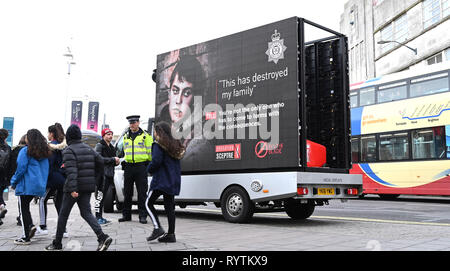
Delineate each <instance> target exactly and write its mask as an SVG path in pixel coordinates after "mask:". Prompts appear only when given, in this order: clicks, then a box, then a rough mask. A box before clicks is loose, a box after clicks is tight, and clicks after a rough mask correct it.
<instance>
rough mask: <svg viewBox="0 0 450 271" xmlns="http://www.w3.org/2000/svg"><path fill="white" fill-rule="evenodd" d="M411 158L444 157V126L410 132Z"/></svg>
mask: <svg viewBox="0 0 450 271" xmlns="http://www.w3.org/2000/svg"><path fill="white" fill-rule="evenodd" d="M411 136H412V144H413V145H412V147H413V148H412V149H413V159H432V158H445V142H444V127H435V128H429V129H423V130H416V131H413V132H412V135H411Z"/></svg>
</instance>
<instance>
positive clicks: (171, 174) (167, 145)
mask: <svg viewBox="0 0 450 271" xmlns="http://www.w3.org/2000/svg"><path fill="white" fill-rule="evenodd" d="M154 137H155V141H154V143H153V145H152V161H151V162H150V164H149V165H148V168H147V170H148V172H149V173H152V174H153V178H152V182H151V184H150V189H149V193H148V196H147V200H146V204H145V206H146V207H147V212H148V214H149V216H150V218H151V220H152V222H153V226H154V230H153V232H152V234H151V235H150V236H149V237H148V238H147V241H151V240H155V239H156V238H158V237H160V236H162V235H164V236H162V237H161V238H159V239H158V241H159V242H166V243H173V242H176V238H175V200H174V197H175V196H176V195H179V194H180V185H181V166H180V160H181V159H182V158H183V156H184V153H185V148H184V146H183V144H182V143H181V142H180V141H179V140H176V139H174V138H173V136H172V131H171V126H170V125H169V124H168V123H167V122H159V123H157V124H156V125H155V132H154ZM161 195H162V196H163V198H164V210H165V211H166V214H167V219H168V223H169V228H168V232H167V234H164V233H165V232H164V230H163V229H162V227H161V223H160V222H159V219H158V216H157V214H156V210H155V207H154V204H155V201H156V200H157V199H158V198H159V197H160V196H161Z"/></svg>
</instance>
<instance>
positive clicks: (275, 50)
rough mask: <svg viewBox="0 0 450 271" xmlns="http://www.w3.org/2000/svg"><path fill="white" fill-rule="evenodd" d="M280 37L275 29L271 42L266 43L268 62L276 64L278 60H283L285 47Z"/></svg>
mask: <svg viewBox="0 0 450 271" xmlns="http://www.w3.org/2000/svg"><path fill="white" fill-rule="evenodd" d="M280 37H281V35H280V33H278V31H277V30H276V29H275V32H274V33H273V34H272V37H271V38H272V41H271V42H269V43H268V45H269V46H268V47H269V48H268V49H267V51H266V55H267V56H268V57H269V59H268V60H267V61H268V62H270V61H273V62H274V63H275V64H277V63H278V60H280V59H284V52H285V51H286V49H287V47H286V46H285V45H284V39H280Z"/></svg>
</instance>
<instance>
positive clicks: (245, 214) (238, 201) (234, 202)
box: [220, 186, 255, 223]
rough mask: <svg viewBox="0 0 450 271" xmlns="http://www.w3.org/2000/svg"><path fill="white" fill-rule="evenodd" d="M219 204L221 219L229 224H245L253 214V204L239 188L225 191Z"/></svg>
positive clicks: (235, 187)
mask: <svg viewBox="0 0 450 271" xmlns="http://www.w3.org/2000/svg"><path fill="white" fill-rule="evenodd" d="M220 202H221V204H220V205H221V208H222V215H223V217H224V218H225V220H226V221H228V222H231V223H245V222H247V221H248V220H249V219H250V218H252V216H253V214H254V212H255V204H254V203H253V202H252V201H251V200H250V197H249V196H248V194H247V192H246V191H245V190H244V189H243V188H241V187H239V186H232V187H230V188H228V189H227V190H225V192H224V193H223V195H222V198H221V201H220Z"/></svg>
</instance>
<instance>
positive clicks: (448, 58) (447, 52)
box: [444, 48, 450, 61]
mask: <svg viewBox="0 0 450 271" xmlns="http://www.w3.org/2000/svg"><path fill="white" fill-rule="evenodd" d="M444 55H445V60H446V61H450V48H448V49H446V50H445V51H444Z"/></svg>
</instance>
